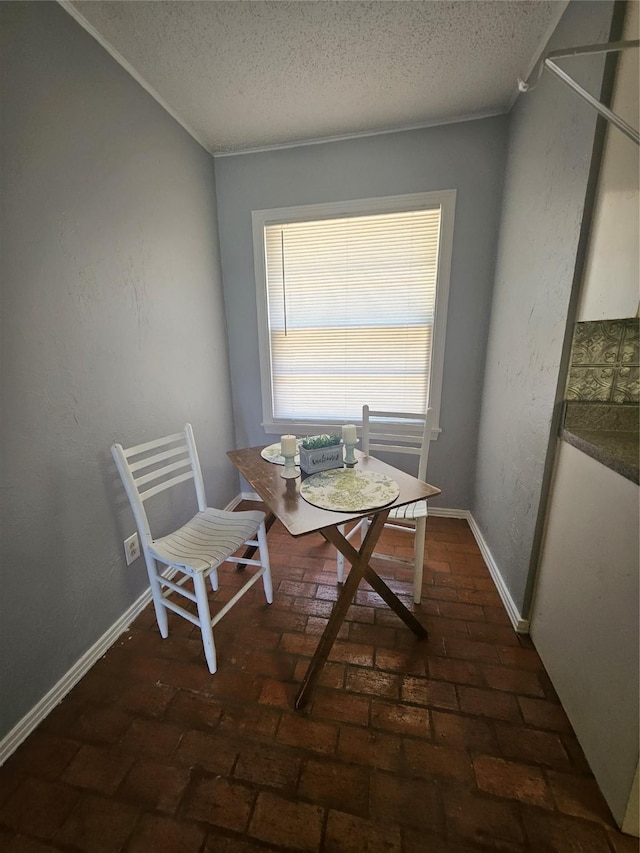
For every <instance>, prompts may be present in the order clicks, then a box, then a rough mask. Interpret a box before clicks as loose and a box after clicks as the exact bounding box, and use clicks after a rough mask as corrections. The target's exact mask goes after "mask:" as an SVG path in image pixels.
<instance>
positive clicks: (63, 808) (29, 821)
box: [0, 779, 79, 838]
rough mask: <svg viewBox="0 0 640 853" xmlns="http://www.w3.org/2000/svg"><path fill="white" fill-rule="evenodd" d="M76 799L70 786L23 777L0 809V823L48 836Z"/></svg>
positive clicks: (76, 793)
mask: <svg viewBox="0 0 640 853" xmlns="http://www.w3.org/2000/svg"><path fill="white" fill-rule="evenodd" d="M78 798H79V794H78V792H77V791H75V790H74V789H73V788H69V787H68V786H66V785H61V784H59V783H54V782H48V781H45V780H44V779H25V780H24V782H22V784H20V785H19V786H18V787H17V789H16V791H15V792H14V793H13V795H12V796H10V797H9V798H8V799H7V801H6V802H5V805H4V806H3V808H2V810H1V811H0V824H3V825H4V826H8V827H11V829H15V830H17V831H18V832H25V833H27V834H28V835H35V836H37V837H38V838H51V837H52V836H53V834H54V833H55V831H56V830H57V829H58V827H59V826H60V825H61V824H62V823H63V821H64V820H65V819H66V818H67V816H68V815H69V814H70V813H71V810H72V809H73V807H74V805H75V804H76V802H77V800H78Z"/></svg>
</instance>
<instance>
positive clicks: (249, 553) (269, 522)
mask: <svg viewBox="0 0 640 853" xmlns="http://www.w3.org/2000/svg"><path fill="white" fill-rule="evenodd" d="M275 520H276V517H275V515H274V514H273V513H272V512H270V513H269V514H268V515H267V517H266V518H265V520H264V526H265V530H266V531H267V533H268V532H269V531H270V530H271V528H272V527H273V523H274V521H275ZM257 550H258V546H257V545H247V550H246V551H245V552H244V554H243V555H242V556H243V557H244V558H245V560H250V559H251V558H252V557H253V555H254V554H255V553H256V551H257ZM246 568H247V564H246V563H238V564H237V565H236V571H237V572H244V570H245V569H246Z"/></svg>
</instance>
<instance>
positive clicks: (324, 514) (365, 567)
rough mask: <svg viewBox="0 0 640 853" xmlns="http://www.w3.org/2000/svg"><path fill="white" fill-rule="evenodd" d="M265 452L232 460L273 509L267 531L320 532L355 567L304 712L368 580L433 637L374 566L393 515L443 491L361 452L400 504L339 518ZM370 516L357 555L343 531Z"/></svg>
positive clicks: (416, 628) (314, 666) (319, 652)
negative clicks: (275, 527) (394, 489)
mask: <svg viewBox="0 0 640 853" xmlns="http://www.w3.org/2000/svg"><path fill="white" fill-rule="evenodd" d="M262 450H263V448H262V447H249V448H245V449H243V450H229V451H227V455H228V456H229V458H230V459H231V461H232V462H233V464H234V465H235V466H236V468H237V469H238V470H239V471H240V473H241V474H242V476H243V477H244V478H245V480H246V481H247V482H248V483H249V484H250V486H251V487H252V488H253V489H254V491H255V492H256V493H257V494H258V496H259V497H260V498H261V500H262V501H263V502H264V504H265V506H266V507H267V509H268V514H267V519H266V523H267V528H269V527H271V525H272V524H273V522H274V521H275V519H276V518H277V519H279V521H280V522H281V523H282V525H283V526H284V527H285V529H286V530H287V531H288V532H289V533H290V534H291V536H294V537H298V536H306V535H308V534H309V533H316V532H319V533H320V534H321V535H322V536H323V537H324V538H325V539H326V540H327V541H328V542H330V543H331V544H332V545H334V546H335V547H336V549H337V550H338V551H340V553H341V554H343V555H344V557H345V558H346V560H347V561H348V562H349V563H350V564H351V570H350V572H349V574H348V576H347V578H346V580H345V582H344V584H343V585H342V589H341V590H340V593H339V595H338V598H337V600H336V602H335V604H334V606H333V610H332V611H331V615H330V616H329V620H328V622H327V625H326V627H325V629H324V631H323V633H322V636H321V637H320V640H319V642H318V646H317V648H316V651H315V653H314V655H313V657H312V658H311V662H310V664H309V667H308V669H307V672H306V674H305V676H304V678H303V680H302V685H301V687H300V690H299V691H298V694H297V696H296V699H295V703H294V705H295V707H296V708H297V709H301V708H303V707H304V706H305V705H306V704H307V702H308V701H309V698H310V696H311V694H312V692H313V689H314V686H315V684H316V681H317V680H318V677H319V675H320V672H321V671H322V667H323V665H324V663H325V661H326V660H327V658H328V656H329V653H330V651H331V648H332V646H333V643H334V641H335V639H336V637H337V635H338V631H339V630H340V626H341V625H342V623H343V621H344V619H345V616H346V614H347V611H348V609H349V607H350V605H351V603H352V601H353V599H354V597H355V594H356V591H357V589H358V585H359V584H360V581H361V580H362V579H363V578H364V580H366V581H367V583H368V584H369V585H370V586H371V587H373V589H374V590H375V591H376V592H377V593H378V595H379V596H380V597H381V598H382V599H383V600H384V601H385V602H386V604H387V605H388V606H389V607H390V608H391V609H392V610H393V611H394V613H396V614H397V615H398V616H399V617H400V619H402V621H403V622H404V623H405V624H406V625H407V627H408V628H410V629H411V631H413V633H414V634H415V635H416V636H417V637H419V638H421V639H423V638H425V637H426V636H427V631H426V628H424V627H423V625H421V624H420V622H419V621H418V620H417V619H416V617H415V616H414V614H413V613H412V612H411V611H410V610H408V609H407V608H406V607H405V605H404V604H403V603H402V602H401V601H400V599H399V598H398V596H397V595H395V593H393V592H392V591H391V590H390V589H389V587H388V586H387V585H386V583H385V582H384V581H383V580H382V578H380V577H379V576H378V575H377V574H376V572H375V571H374V570H373V569H372V567H371V565H370V562H369V561H370V559H371V555H372V554H373V551H374V548H375V546H376V543H377V542H378V539H379V538H380V535H381V533H382V531H383V529H384V525H385V522H386V520H387V517H388V515H389V512H390V510H391V509H393V508H394V507H398V506H404V505H405V504H409V503H413V502H414V501H420V500H426V499H427V498H432V497H434V496H435V495H438V494H440V489H438V488H436V487H435V486H430V485H429V484H428V483H425V482H423V481H422V480H418V479H417V478H416V477H412V476H411V475H410V474H406V473H405V472H404V471H400V470H399V469H397V468H394V467H393V466H392V465H388V464H386V463H385V462H382V461H381V460H380V459H376V458H375V457H373V456H365V455H364V454H363V453H361V452H360V451H358V450H356V460H357V466H358V470H359V471H363V472H374V473H377V474H383V475H385V476H386V477H388V478H390V479H391V480H393V481H394V482H395V483H396V484H397V486H398V488H399V494H398V496H397V498H396V499H395V500H393V501H390V502H389V503H387V504H386V505H385V506H382V507H376V508H373V509H365V510H361V511H358V512H336V511H334V510H328V509H322V508H320V507H318V506H314V505H313V504H311V503H308V502H307V501H306V500H305V499H304V498H303V497H302V496H301V494H300V485H301V478H304V477H305V475H304V473H303V474H302V475H301V477H297V478H295V479H285V478H283V477H282V471H283V468H282V466H281V465H276V464H274V463H272V462H269V461H267V460H266V459H264V458H263V457H262V456H261V451H262ZM364 516H369V517H370V519H371V524H370V525H369V528H368V531H367V534H366V536H365V538H364V541H363V542H362V544H361V546H360V548H359V549H356V548H355V547H354V546H353V545H352V544H351V542H349V540H348V539H347V537H346V536H345V535H344V533H343V532H342V531H341V530H340V529H339V528H340V527H341V526H342V525H345V524H348V523H349V522H350V521H357V520H358V519H360V518H363V517H364ZM247 556H249V555H247Z"/></svg>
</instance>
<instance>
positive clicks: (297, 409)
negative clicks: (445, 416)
mask: <svg viewBox="0 0 640 853" xmlns="http://www.w3.org/2000/svg"><path fill="white" fill-rule="evenodd" d="M454 204H455V191H453V190H449V191H446V192H437V193H416V194H412V195H406V196H394V197H391V198H381V199H368V200H364V201H355V202H346V203H340V204H333V205H324V204H323V205H306V206H304V207H294V208H285V209H279V210H260V211H254V212H253V236H254V251H255V268H256V286H257V304H258V328H259V334H260V367H261V378H262V402H263V416H264V420H263V426H264V427H265V429H266V431H267V432H274V433H279V432H283V431H285V428H286V430H297V431H299V432H304V431H310V429H311V428H312V427H318V428H320V427H325V428H328V427H330V426H337V425H338V424H340V423H344V422H348V421H354V420H355V421H358V420H359V419H360V416H361V411H362V405H363V404H364V403H368V404H369V405H370V406H371V407H372V408H382V409H387V410H397V411H420V412H422V411H424V410H425V408H426V407H427V403H429V405H430V406H431V407H432V408H433V409H434V410H435V420H434V423H435V429H434V437H435V435H437V432H439V408H440V386H441V383H442V367H443V354H444V331H445V324H446V309H447V293H448V279H449V267H450V260H451V243H452V233H453V217H454Z"/></svg>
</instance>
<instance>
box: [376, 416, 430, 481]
mask: <svg viewBox="0 0 640 853" xmlns="http://www.w3.org/2000/svg"><path fill="white" fill-rule="evenodd" d="M430 440H431V409H427V411H426V413H424V414H418V413H416V412H391V411H389V412H385V411H381V410H379V409H376V410H374V409H370V408H369V406H366V405H365V406H363V407H362V450H363V452H364V453H366V454H369V453H370V452H371V451H372V450H378V451H382V452H385V453H403V454H411V455H415V456H419V457H420V458H419V462H418V479H420V480H424V478H425V476H426V472H427V460H428V456H429V442H430Z"/></svg>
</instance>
